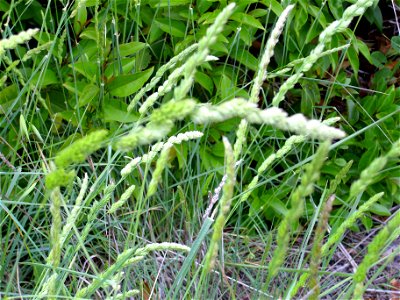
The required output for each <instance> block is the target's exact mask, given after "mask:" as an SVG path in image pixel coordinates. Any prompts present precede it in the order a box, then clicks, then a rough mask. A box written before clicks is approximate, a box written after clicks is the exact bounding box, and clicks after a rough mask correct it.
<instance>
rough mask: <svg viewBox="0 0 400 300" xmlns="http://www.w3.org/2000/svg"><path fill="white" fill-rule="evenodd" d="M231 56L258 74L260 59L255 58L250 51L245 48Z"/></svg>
mask: <svg viewBox="0 0 400 300" xmlns="http://www.w3.org/2000/svg"><path fill="white" fill-rule="evenodd" d="M230 54H231V56H232V57H233V58H234V59H236V60H237V61H238V62H240V63H242V64H243V65H245V66H246V67H247V68H249V69H250V70H252V71H254V72H256V71H257V69H258V59H257V58H255V57H254V56H253V55H252V54H250V52H249V51H247V50H244V49H243V48H238V49H235V50H234V51H232V52H231V53H230Z"/></svg>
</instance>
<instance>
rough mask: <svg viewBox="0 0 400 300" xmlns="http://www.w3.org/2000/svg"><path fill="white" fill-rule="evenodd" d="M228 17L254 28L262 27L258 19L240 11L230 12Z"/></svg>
mask: <svg viewBox="0 0 400 300" xmlns="http://www.w3.org/2000/svg"><path fill="white" fill-rule="evenodd" d="M230 19H232V20H234V21H236V22H239V23H243V24H245V25H249V26H252V27H254V28H258V29H262V30H263V29H264V26H262V24H261V22H260V21H258V20H257V19H256V18H254V17H253V16H251V15H248V14H245V13H242V12H236V13H234V14H232V15H231V17H230Z"/></svg>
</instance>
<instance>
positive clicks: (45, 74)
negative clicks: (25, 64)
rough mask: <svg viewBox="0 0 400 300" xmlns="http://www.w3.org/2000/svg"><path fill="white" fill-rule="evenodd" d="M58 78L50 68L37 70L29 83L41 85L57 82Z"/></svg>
mask: <svg viewBox="0 0 400 300" xmlns="http://www.w3.org/2000/svg"><path fill="white" fill-rule="evenodd" d="M58 82H59V81H58V78H57V75H56V73H55V72H54V71H53V70H51V69H45V70H44V71H43V70H42V71H39V72H37V73H36V74H35V75H33V76H32V79H31V83H32V84H34V85H38V86H41V87H44V86H47V85H50V84H56V83H58Z"/></svg>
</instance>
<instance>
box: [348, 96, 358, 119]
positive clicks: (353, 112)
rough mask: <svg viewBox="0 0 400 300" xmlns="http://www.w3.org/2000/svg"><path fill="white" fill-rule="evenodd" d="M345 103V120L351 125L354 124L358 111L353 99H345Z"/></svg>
mask: <svg viewBox="0 0 400 300" xmlns="http://www.w3.org/2000/svg"><path fill="white" fill-rule="evenodd" d="M346 104H347V120H348V121H349V123H350V124H351V125H354V124H356V123H357V122H358V120H359V119H360V113H359V111H358V110H357V106H356V104H355V103H354V101H353V100H351V99H347V100H346Z"/></svg>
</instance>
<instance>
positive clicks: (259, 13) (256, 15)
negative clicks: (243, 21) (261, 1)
mask: <svg viewBox="0 0 400 300" xmlns="http://www.w3.org/2000/svg"><path fill="white" fill-rule="evenodd" d="M267 14H268V10H266V9H261V8H256V9H254V10H252V11H250V12H249V15H250V16H253V17H254V18H260V17H264V16H266V15H267Z"/></svg>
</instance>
